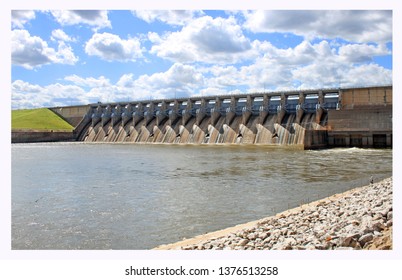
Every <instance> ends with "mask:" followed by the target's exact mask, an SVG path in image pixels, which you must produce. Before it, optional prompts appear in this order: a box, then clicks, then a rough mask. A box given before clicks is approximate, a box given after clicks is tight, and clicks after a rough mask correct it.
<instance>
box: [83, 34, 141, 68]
mask: <svg viewBox="0 0 402 280" xmlns="http://www.w3.org/2000/svg"><path fill="white" fill-rule="evenodd" d="M85 52H86V53H87V54H88V55H94V56H99V57H100V58H102V59H103V60H107V61H114V60H117V61H125V62H127V61H136V60H137V59H138V58H141V57H143V55H142V52H143V49H142V48H141V43H140V41H139V39H137V38H130V39H127V40H123V39H121V38H120V37H119V36H117V35H115V34H110V33H95V34H94V35H93V36H92V38H91V39H90V40H89V41H88V42H87V43H86V44H85Z"/></svg>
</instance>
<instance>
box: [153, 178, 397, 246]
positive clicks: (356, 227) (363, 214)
mask: <svg viewBox="0 0 402 280" xmlns="http://www.w3.org/2000/svg"><path fill="white" fill-rule="evenodd" d="M392 186H393V181H392V178H387V179H384V180H382V181H380V182H378V183H374V184H370V185H368V186H363V187H359V188H356V189H353V190H350V191H347V192H344V193H341V194H335V195H333V196H330V197H328V198H325V199H322V200H319V201H315V202H312V203H309V204H305V205H302V206H300V207H297V208H294V209H290V210H287V211H284V212H282V213H279V214H277V215H275V216H272V217H268V218H264V219H261V220H258V221H254V222H250V223H247V224H242V225H238V226H235V227H231V228H227V229H224V230H220V231H216V232H212V233H208V234H204V235H200V236H197V237H195V238H191V239H186V240H183V241H180V242H177V243H173V244H169V245H161V246H158V247H157V248H155V249H156V250H278V249H279V250H292V249H296V250H306V249H307V250H315V249H318V250H324V249H337V250H340V249H347V250H359V249H375V250H379V249H392V224H393V215H392V193H393V192H392Z"/></svg>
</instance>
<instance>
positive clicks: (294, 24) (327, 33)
mask: <svg viewBox="0 0 402 280" xmlns="http://www.w3.org/2000/svg"><path fill="white" fill-rule="evenodd" d="M244 15H245V18H246V22H245V24H244V26H245V28H248V29H249V30H251V31H253V32H285V33H286V32H290V33H294V34H297V35H300V36H304V37H306V38H308V39H310V38H317V37H318V38H342V39H345V40H347V41H351V42H361V43H364V42H389V41H391V40H392V11H390V10H380V11H376V10H365V11H359V10H343V11H332V10H328V11H302V10H288V11H285V10H284V11H262V10H257V11H251V12H246V13H244Z"/></svg>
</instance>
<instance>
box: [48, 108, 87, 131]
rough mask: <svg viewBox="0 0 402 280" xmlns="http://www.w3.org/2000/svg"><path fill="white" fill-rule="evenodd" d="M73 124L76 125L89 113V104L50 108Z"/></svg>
mask: <svg viewBox="0 0 402 280" xmlns="http://www.w3.org/2000/svg"><path fill="white" fill-rule="evenodd" d="M49 109H50V110H52V111H53V112H54V113H56V114H57V115H59V116H60V117H61V118H63V119H64V120H65V121H67V122H68V123H69V124H71V125H72V126H74V127H76V126H77V125H78V124H79V123H80V121H81V120H82V118H83V117H84V116H85V114H86V113H87V111H88V109H89V106H88V105H82V106H65V107H53V108H49Z"/></svg>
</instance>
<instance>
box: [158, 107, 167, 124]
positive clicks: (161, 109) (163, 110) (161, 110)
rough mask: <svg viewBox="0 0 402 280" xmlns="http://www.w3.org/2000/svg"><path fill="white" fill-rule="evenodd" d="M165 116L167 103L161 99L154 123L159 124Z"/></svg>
mask: <svg viewBox="0 0 402 280" xmlns="http://www.w3.org/2000/svg"><path fill="white" fill-rule="evenodd" d="M166 118H167V104H166V101H162V104H161V106H160V107H159V108H158V111H157V112H156V125H157V126H159V125H160V124H161V123H162V121H163V120H164V119H166Z"/></svg>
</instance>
